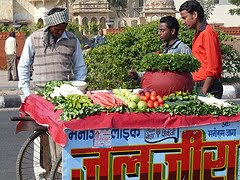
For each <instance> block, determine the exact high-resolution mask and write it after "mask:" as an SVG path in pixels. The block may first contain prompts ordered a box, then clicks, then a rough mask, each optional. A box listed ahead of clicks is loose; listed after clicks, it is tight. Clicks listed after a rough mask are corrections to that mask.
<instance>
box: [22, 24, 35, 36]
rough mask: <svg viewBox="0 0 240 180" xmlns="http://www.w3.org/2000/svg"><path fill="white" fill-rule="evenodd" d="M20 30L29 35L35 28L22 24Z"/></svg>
mask: <svg viewBox="0 0 240 180" xmlns="http://www.w3.org/2000/svg"><path fill="white" fill-rule="evenodd" d="M19 31H20V32H23V33H24V35H25V37H28V36H29V35H30V34H32V32H33V30H32V29H31V28H29V27H27V26H22V27H21V28H20V29H19Z"/></svg>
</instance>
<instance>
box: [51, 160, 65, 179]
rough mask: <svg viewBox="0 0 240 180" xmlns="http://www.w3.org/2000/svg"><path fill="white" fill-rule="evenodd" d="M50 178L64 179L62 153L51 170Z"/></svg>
mask: <svg viewBox="0 0 240 180" xmlns="http://www.w3.org/2000/svg"><path fill="white" fill-rule="evenodd" d="M49 179H50V180H57V179H62V155H61V156H59V157H58V158H57V160H56V163H55V164H54V165H53V167H52V169H51V172H50V178H49Z"/></svg>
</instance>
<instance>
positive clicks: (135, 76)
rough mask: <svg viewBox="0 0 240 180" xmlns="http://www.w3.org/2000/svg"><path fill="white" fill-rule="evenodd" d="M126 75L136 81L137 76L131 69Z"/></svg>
mask: <svg viewBox="0 0 240 180" xmlns="http://www.w3.org/2000/svg"><path fill="white" fill-rule="evenodd" d="M128 74H129V76H131V77H132V78H133V79H135V80H137V79H138V74H137V72H136V71H135V70H134V69H131V70H130V71H129V73H128Z"/></svg>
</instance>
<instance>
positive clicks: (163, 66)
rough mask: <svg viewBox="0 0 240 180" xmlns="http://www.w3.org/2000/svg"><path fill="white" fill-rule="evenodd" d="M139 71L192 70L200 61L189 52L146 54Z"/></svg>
mask: <svg viewBox="0 0 240 180" xmlns="http://www.w3.org/2000/svg"><path fill="white" fill-rule="evenodd" d="M140 67H141V71H163V70H166V71H177V72H194V71H196V70H197V69H198V68H199V67H200V62H199V61H198V60H197V59H196V58H195V57H194V56H192V55H189V54H155V53H149V54H146V55H145V56H144V57H143V59H142V61H141V63H140Z"/></svg>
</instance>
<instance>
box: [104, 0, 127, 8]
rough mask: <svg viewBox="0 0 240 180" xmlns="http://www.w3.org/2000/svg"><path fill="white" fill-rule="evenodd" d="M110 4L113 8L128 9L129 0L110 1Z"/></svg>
mask: <svg viewBox="0 0 240 180" xmlns="http://www.w3.org/2000/svg"><path fill="white" fill-rule="evenodd" d="M108 2H109V3H110V4H111V5H112V6H113V7H122V8H123V9H125V8H127V3H128V0H108Z"/></svg>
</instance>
